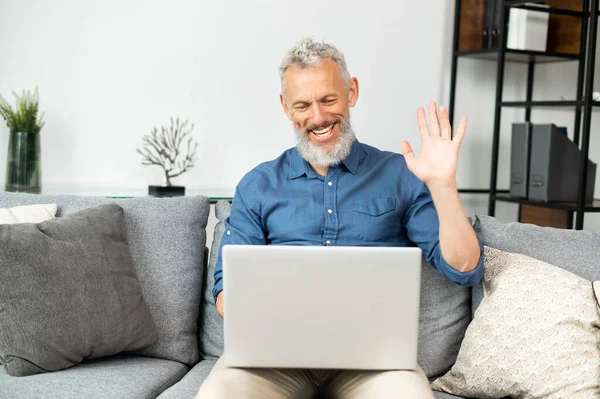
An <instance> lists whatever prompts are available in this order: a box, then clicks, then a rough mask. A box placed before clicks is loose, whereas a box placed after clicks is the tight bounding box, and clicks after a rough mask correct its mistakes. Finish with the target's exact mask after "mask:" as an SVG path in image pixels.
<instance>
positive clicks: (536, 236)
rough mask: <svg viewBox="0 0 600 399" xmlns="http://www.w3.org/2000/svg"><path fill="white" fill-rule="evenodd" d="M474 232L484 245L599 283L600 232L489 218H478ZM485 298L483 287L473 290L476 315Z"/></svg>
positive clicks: (474, 225) (483, 216) (475, 221)
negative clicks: (539, 261) (523, 256)
mask: <svg viewBox="0 0 600 399" xmlns="http://www.w3.org/2000/svg"><path fill="white" fill-rule="evenodd" d="M473 228H474V229H475V233H476V234H477V237H478V238H479V239H480V240H481V242H482V243H483V245H486V246H488V247H491V248H495V249H499V250H501V251H506V252H515V253H519V254H523V255H526V256H530V257H532V258H535V259H539V260H541V261H543V262H546V263H550V264H552V265H554V266H558V267H561V268H563V269H565V270H568V271H570V272H571V273H575V274H577V275H578V276H581V277H583V278H586V279H588V280H590V281H594V280H600V267H599V265H600V251H599V250H598V244H600V231H590V230H570V229H558V228H553V227H540V226H536V225H534V224H528V223H518V222H511V223H503V222H501V221H500V220H498V219H496V218H494V217H492V216H487V215H475V219H474V222H473ZM482 298H483V288H482V286H481V284H480V285H479V286H477V287H475V288H474V289H473V312H475V310H476V309H477V307H478V306H479V304H480V303H481V299H482Z"/></svg>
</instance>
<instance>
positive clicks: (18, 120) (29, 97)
mask: <svg viewBox="0 0 600 399" xmlns="http://www.w3.org/2000/svg"><path fill="white" fill-rule="evenodd" d="M13 95H14V96H15V98H16V100H17V104H16V107H15V108H14V109H13V107H12V106H11V105H10V104H9V103H8V101H6V99H5V98H4V97H2V95H0V116H2V118H3V119H4V120H5V121H6V125H7V126H8V128H9V129H10V131H11V132H23V133H39V132H40V130H41V129H42V127H43V126H44V121H43V119H44V114H43V113H42V114H41V115H40V117H39V118H38V111H39V99H40V96H39V91H38V88H37V87H36V88H35V90H34V92H33V93H31V92H30V91H29V90H27V91H25V90H23V93H22V95H21V96H19V95H18V94H17V93H15V92H13Z"/></svg>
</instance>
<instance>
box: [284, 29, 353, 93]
mask: <svg viewBox="0 0 600 399" xmlns="http://www.w3.org/2000/svg"><path fill="white" fill-rule="evenodd" d="M327 58H329V59H331V60H333V61H334V62H335V63H336V64H337V66H338V68H339V69H340V72H341V74H342V78H343V79H344V82H345V83H346V87H350V72H348V67H347V66H346V59H345V58H344V54H343V53H342V52H341V51H339V50H338V49H337V48H336V47H335V46H334V45H332V44H328V43H325V42H320V43H319V42H314V41H313V40H312V39H310V38H302V39H301V40H300V41H298V42H297V43H296V44H294V46H293V47H292V48H291V49H290V50H289V51H288V52H287V53H286V55H285V57H283V61H282V62H281V65H280V66H279V76H280V79H281V87H282V89H283V76H284V74H285V71H287V69H288V68H289V67H291V66H295V67H300V68H308V67H313V68H314V67H318V66H319V65H320V64H321V62H322V61H323V60H324V59H327Z"/></svg>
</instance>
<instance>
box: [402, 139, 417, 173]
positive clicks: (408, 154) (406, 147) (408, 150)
mask: <svg viewBox="0 0 600 399" xmlns="http://www.w3.org/2000/svg"><path fill="white" fill-rule="evenodd" d="M402 155H404V158H405V159H406V164H407V166H409V167H410V165H411V164H412V163H413V161H414V160H415V153H414V152H413V149H412V147H411V146H410V144H408V141H406V140H402Z"/></svg>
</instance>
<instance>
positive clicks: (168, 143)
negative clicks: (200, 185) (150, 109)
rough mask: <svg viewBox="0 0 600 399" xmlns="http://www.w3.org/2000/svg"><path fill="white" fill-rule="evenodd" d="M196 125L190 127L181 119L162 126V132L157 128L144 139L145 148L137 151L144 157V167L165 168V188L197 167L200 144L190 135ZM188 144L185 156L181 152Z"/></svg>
mask: <svg viewBox="0 0 600 399" xmlns="http://www.w3.org/2000/svg"><path fill="white" fill-rule="evenodd" d="M193 129H194V125H193V124H192V125H191V126H188V121H187V120H186V121H184V122H180V121H179V118H177V119H176V120H175V121H173V118H171V126H170V127H169V128H166V127H165V126H161V128H160V132H159V131H158V129H156V127H154V128H152V131H150V133H149V134H146V135H144V136H143V137H142V142H143V143H144V146H143V148H142V149H139V148H138V149H137V152H138V153H139V154H140V155H141V156H142V158H143V160H142V165H158V166H161V167H162V168H163V171H164V175H165V180H164V182H163V186H165V187H170V186H172V184H171V179H173V178H175V177H177V176H179V175H181V174H182V173H184V172H186V171H187V170H189V169H191V168H193V167H194V165H195V161H196V150H197V149H198V143H196V142H193V139H192V137H191V136H190V133H191V132H192V130H193ZM183 142H186V143H187V151H186V153H185V155H183V153H182V152H181V148H180V147H181V144H182V143H183Z"/></svg>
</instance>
